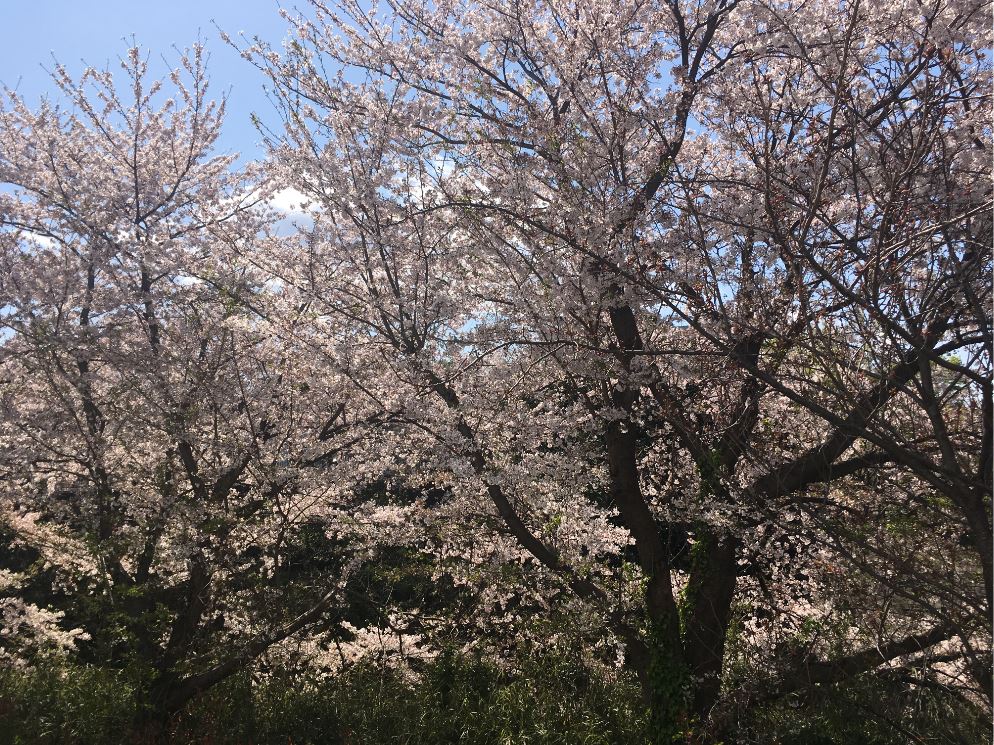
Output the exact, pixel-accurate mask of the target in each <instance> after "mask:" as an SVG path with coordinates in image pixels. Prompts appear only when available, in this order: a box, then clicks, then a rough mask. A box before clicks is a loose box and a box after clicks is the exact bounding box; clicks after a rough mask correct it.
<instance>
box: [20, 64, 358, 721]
mask: <svg viewBox="0 0 994 745" xmlns="http://www.w3.org/2000/svg"><path fill="white" fill-rule="evenodd" d="M120 68H121V69H120V71H119V72H118V73H117V74H116V75H115V74H112V72H111V71H109V70H106V71H100V70H94V69H88V70H86V71H85V72H84V73H83V75H82V77H81V78H80V79H79V80H76V79H73V78H72V77H71V76H70V75H69V73H68V72H67V71H66V70H65V69H64V68H62V67H61V66H59V67H56V68H55V71H54V75H53V79H54V81H55V83H56V84H57V86H58V88H59V90H60V92H61V94H62V98H63V100H64V104H63V105H56V104H55V103H52V102H49V101H43V102H42V103H41V105H40V106H39V107H37V108H31V107H30V106H29V105H28V104H27V103H26V102H25V101H24V100H23V99H22V98H21V97H20V96H18V95H17V94H15V93H13V92H10V91H7V92H6V101H5V104H4V106H3V109H2V110H0V181H3V183H4V184H5V185H7V187H8V188H7V189H5V191H4V192H3V193H2V195H0V225H2V231H0V244H2V249H0V267H2V269H0V307H2V311H0V327H2V332H0V333H2V338H0V472H2V474H3V482H4V489H3V492H2V494H0V500H2V501H0V506H2V515H3V518H4V523H5V526H6V530H7V531H9V533H10V535H11V541H12V542H13V543H14V544H15V545H17V546H19V547H20V550H24V551H28V550H30V551H32V552H34V553H33V554H32V556H36V557H37V558H38V561H36V562H35V563H34V566H35V567H38V566H41V567H43V569H44V571H45V572H46V573H47V574H46V576H47V577H48V579H49V581H50V582H51V587H52V588H53V589H52V594H53V595H54V596H56V597H60V596H61V597H64V598H68V600H69V601H70V602H69V603H68V605H69V610H70V611H71V613H72V619H73V620H74V622H80V623H82V625H83V628H82V629H76V630H73V629H69V628H66V629H63V630H62V631H61V632H60V633H61V634H62V636H58V634H57V633H56V631H57V630H58V622H59V619H60V618H61V612H58V611H46V610H45V609H41V608H38V607H37V606H32V605H24V603H23V602H22V603H20V604H19V605H18V604H17V603H14V604H7V605H5V606H4V608H5V610H4V614H5V619H6V617H7V616H8V615H11V616H12V617H13V616H16V619H14V621H16V622H14V621H11V622H10V623H7V620H9V619H6V620H5V626H6V627H8V629H11V628H15V627H16V628H20V627H22V626H28V625H30V623H34V626H35V627H36V628H37V629H39V631H38V632H37V633H35V636H36V637H38V638H42V639H45V638H51V639H54V641H55V642H57V643H58V645H59V646H61V647H63V648H64V647H66V646H70V645H71V644H72V643H73V642H78V641H79V640H80V638H81V637H82V635H83V633H84V631H85V632H89V633H90V635H91V636H94V638H95V637H96V636H97V635H98V634H100V635H103V637H105V638H106V637H107V635H108V634H110V635H111V636H115V635H118V636H120V637H121V638H120V639H111V640H110V641H109V642H108V644H109V645H110V649H109V651H101V650H96V651H94V652H92V654H94V655H96V656H97V658H98V659H99V660H100V661H101V662H103V663H110V664H120V665H123V664H127V663H128V662H129V661H130V662H134V661H137V662H138V663H139V664H140V665H141V666H142V667H143V669H145V670H146V671H147V672H148V673H149V682H148V686H149V689H148V696H147V699H148V704H149V710H150V714H151V716H153V718H155V719H159V720H161V719H162V718H163V717H165V716H168V715H169V714H170V713H171V712H173V711H175V710H177V709H178V708H180V707H181V706H182V705H183V704H184V703H185V702H186V701H188V700H189V699H190V698H191V697H193V696H195V695H197V694H198V693H199V692H201V691H203V690H205V689H206V688H208V687H210V686H211V685H213V684H215V683H217V682H218V681H220V680H223V679H224V678H225V677H227V676H228V675H230V674H232V673H233V672H236V671H238V670H241V669H243V668H244V667H245V665H246V664H248V663H249V662H251V661H252V660H253V659H254V658H255V657H257V656H258V655H259V654H261V653H262V652H264V651H265V650H266V649H267V648H268V647H269V646H270V645H272V644H274V643H276V642H279V641H281V640H283V639H285V638H286V637H288V636H289V635H291V634H293V633H295V632H297V631H299V630H301V629H303V628H304V627H306V626H308V625H309V624H311V623H312V622H314V621H315V620H317V619H318V618H319V617H321V616H322V615H323V614H324V613H325V612H326V611H327V609H328V608H329V607H330V606H331V605H332V604H333V603H334V602H336V601H337V599H338V598H339V595H340V591H341V588H342V583H343V581H344V577H345V575H346V574H347V571H348V570H347V567H339V569H340V570H341V573H340V574H338V575H337V576H323V577H322V576H314V577H310V578H306V581H305V582H303V583H301V582H297V583H295V584H292V585H291V584H288V582H287V581H285V580H286V577H287V576H288V575H287V572H288V571H289V569H288V567H287V566H286V561H287V556H288V555H289V553H290V552H291V550H292V549H293V548H294V542H295V541H296V540H297V536H298V535H299V531H300V530H301V529H302V528H303V526H305V525H307V524H309V523H312V522H315V521H316V524H319V525H322V526H332V525H335V524H336V515H337V514H338V513H337V512H336V510H337V508H338V507H339V506H340V505H341V498H342V496H343V494H342V493H341V492H340V491H339V490H338V489H337V487H336V484H337V483H339V482H341V481H342V480H340V479H336V477H335V470H336V467H337V466H336V458H337V457H338V456H337V455H336V454H337V453H340V452H342V451H343V450H344V449H346V448H347V447H348V443H347V442H346V441H345V440H344V439H343V437H342V435H341V432H340V430H339V429H336V427H335V420H334V417H333V416H332V417H331V419H329V412H333V411H334V406H333V403H334V401H335V400H337V398H340V397H341V391H340V390H337V389H336V386H338V383H336V382H335V380H334V379H332V378H331V377H328V376H324V377H322V378H321V379H320V380H315V376H314V375H313V374H312V372H311V369H310V366H309V363H308V360H307V354H308V350H307V348H306V347H302V348H292V347H289V346H287V345H286V344H284V343H283V341H282V340H281V339H280V338H278V337H276V336H274V335H273V334H272V333H270V332H269V331H268V330H267V323H268V322H267V320H266V319H267V318H269V317H270V316H271V315H273V314H280V315H281V319H282V320H281V324H282V326H281V327H283V328H285V327H287V326H292V325H293V318H294V317H295V316H298V315H299V309H297V308H294V307H289V306H285V305H284V304H283V302H284V299H283V296H282V295H281V293H280V289H279V287H278V285H274V284H272V283H271V282H270V279H269V277H268V275H264V274H263V273H261V272H260V271H259V269H258V268H257V266H256V262H255V260H254V258H253V257H254V256H256V255H257V254H259V253H264V252H270V251H271V250H272V246H273V244H274V242H275V241H276V240H277V238H276V236H275V233H274V228H273V223H274V221H275V220H276V219H278V218H279V217H280V216H279V215H278V214H275V213H274V212H273V211H272V210H270V209H268V208H266V206H265V204H266V200H267V199H269V197H270V193H271V189H270V188H269V187H267V186H266V185H265V184H264V183H263V181H262V180H261V179H260V177H259V173H258V169H257V168H256V167H254V166H252V165H249V166H247V167H243V168H239V167H236V164H235V159H236V156H234V155H217V154H215V153H214V152H213V148H214V146H215V142H216V140H217V137H218V133H219V131H220V127H221V123H222V119H223V115H224V101H223V99H222V100H221V101H219V102H215V101H211V99H210V98H209V97H208V80H207V77H206V71H205V69H206V53H205V52H204V50H203V48H202V47H200V46H196V47H194V48H193V49H192V50H190V51H189V52H187V53H186V54H184V55H183V56H182V58H181V63H180V65H179V67H178V68H177V69H176V70H174V71H173V72H171V73H170V74H169V79H168V80H167V81H165V82H163V81H155V80H153V79H152V78H151V76H150V75H149V72H148V61H147V58H146V57H144V56H143V55H142V53H141V52H140V51H139V50H138V49H132V50H130V51H129V52H128V54H127V56H126V57H125V58H124V59H122V60H121V63H120ZM328 397H331V398H328ZM357 436H358V437H360V438H361V433H359V434H358V435H357V430H356V429H355V428H352V430H351V431H350V432H349V437H353V438H354V437H357ZM349 483H354V479H353V480H352V481H350V482H349ZM349 519H350V520H351V521H352V523H353V524H358V523H360V522H361V520H362V516H361V514H353V513H350V514H349ZM329 529H331V528H330V527H329ZM336 529H337V530H339V531H344V528H343V527H342V526H341V525H338V528H336ZM359 532H361V530H360V531H359ZM357 546H358V544H357ZM356 551H357V553H356V555H355V558H356V559H358V558H359V557H360V556H361V547H358V548H357V549H356ZM10 576H11V583H13V582H14V580H17V581H19V582H23V581H25V580H26V578H25V577H17V576H14V575H10ZM5 584H9V583H5ZM15 597H16V596H15ZM87 598H91V600H87ZM8 606H9V607H8ZM85 608H92V609H93V610H92V611H91V612H90V614H89V616H87V615H86V612H85ZM8 611H9V612H8ZM69 620H70V618H69V617H67V618H66V621H65V622H66V623H69ZM35 622H37V623H35ZM53 625H54V626H55V627H56V628H55V629H54V630H53V628H52V627H53ZM15 630H16V629H15ZM43 631H44V632H45V633H44V634H43V633H42V632H43ZM21 636H22V637H23V636H24V634H23V633H22V634H21ZM93 643H95V642H92V643H91V646H92V644H93ZM84 646H85V645H84Z"/></svg>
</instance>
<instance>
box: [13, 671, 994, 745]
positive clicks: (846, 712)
mask: <svg viewBox="0 0 994 745" xmlns="http://www.w3.org/2000/svg"><path fill="white" fill-rule="evenodd" d="M141 688H142V687H141V683H140V680H139V677H138V676H136V675H133V674H131V673H128V672H125V671H111V670H107V669H99V668H92V667H91V668H80V667H75V668H61V669H58V668H44V669H37V670H34V671H32V672H30V673H25V672H23V671H17V670H6V671H0V745H15V744H16V745H36V744H37V745H49V744H51V745H63V744H65V745H70V744H71V745H111V744H114V745H117V744H118V743H136V744H140V745H150V743H151V742H152V741H151V740H150V738H148V737H139V736H136V735H135V734H134V729H133V723H134V722H135V721H136V718H137V715H138V712H139V709H140V703H141V699H142V696H141ZM988 734H989V726H988V724H987V721H986V718H985V717H984V716H983V714H982V713H981V712H979V711H976V710H974V709H971V708H970V707H964V706H963V705H961V704H957V703H956V702H955V701H954V700H951V699H949V698H948V697H946V698H935V697H934V696H928V695H924V696H923V695H922V694H921V692H914V691H912V692H910V693H909V692H908V691H907V690H905V689H901V690H897V689H893V690H891V689H881V688H880V687H879V686H878V685H876V684H870V683H868V682H865V681H864V682H863V683H861V684H858V685H855V686H850V687H848V688H845V689H837V690H825V691H821V692H816V693H815V694H812V695H810V696H808V697H807V698H806V699H804V700H797V699H795V700H792V701H790V702H785V703H784V704H782V705H779V706H777V707H774V708H771V709H767V710H764V711H758V712H752V713H749V715H748V717H747V718H746V719H744V720H743V721H742V722H741V732H740V733H738V734H736V735H735V736H734V740H733V742H739V743H770V744H771V745H772V744H773V743H777V744H778V745H834V744H837V745H903V744H904V743H908V742H917V743H928V744H929V745H932V744H933V743H934V744H935V745H938V744H939V743H957V744H958V745H974V744H975V743H982V742H987V741H988V740H987V739H986V738H987V736H988ZM644 741H645V740H644V733H643V730H642V717H641V713H640V707H639V697H638V691H637V690H636V689H635V687H634V686H633V685H632V684H631V683H630V682H629V681H625V680H615V679H606V678H604V677H601V676H598V675H596V674H594V673H592V672H591V671H590V670H588V669H586V668H584V666H583V665H581V664H579V663H578V662H577V661H575V660H569V659H563V658H562V657H547V658H543V659H531V660H525V661H523V662H522V663H521V664H520V665H519V666H518V667H517V669H516V670H515V671H513V672H506V671H501V670H498V669H497V668H495V667H494V666H492V665H490V664H487V663H486V662H485V661H481V660H474V659H468V658H458V657H455V656H452V655H450V656H443V657H441V658H439V659H438V660H436V662H434V663H433V664H431V665H430V666H428V667H427V668H426V669H425V670H424V671H422V673H421V674H420V675H419V676H417V677H416V678H415V677H412V676H410V675H408V676H403V675H400V674H398V673H396V672H394V671H391V670H385V669H380V668H377V667H374V666H364V667H357V668H354V669H352V670H350V671H349V672H348V673H346V674H343V675H341V676H339V677H337V678H335V679H329V680H325V681H321V682H318V681H305V680H301V679H294V680H290V679H281V678H270V679H269V680H268V681H266V682H265V683H258V682H257V683H256V684H253V683H252V681H251V679H250V677H249V676H248V675H242V676H239V677H236V678H232V679H231V680H229V681H227V682H226V683H225V684H223V685H221V686H218V687H217V688H215V689H214V690H212V691H211V692H210V693H209V694H208V695H206V696H204V697H203V698H201V699H200V700H199V701H197V702H196V703H195V704H194V705H192V706H191V707H189V708H188V710H187V711H185V712H183V714H182V715H181V716H179V717H178V718H177V719H176V720H175V721H174V722H173V723H172V725H171V728H170V732H169V733H168V735H167V736H166V737H164V738H160V739H158V740H157V745H158V744H160V743H169V744H170V745H171V744H172V743H176V744H177V745H178V744H179V743H183V744H184V745H185V744H190V745H250V744H251V745H269V744H272V745H291V744H292V745H307V744H311V745H359V744H360V743H361V744H362V745H377V744H379V743H384V744H385V743H402V744H403V745H422V744H423V745H444V744H446V743H459V744H460V745H462V744H465V745H498V744H499V745H503V744H508V745H510V744H512V743H514V744H518V743H529V744H531V743H535V744H536V745H539V744H541V745H545V744H549V745H552V744H553V743H555V744H557V745H558V744H562V745H625V744H627V743H643V742H644ZM729 745H732V743H731V742H730V743H729Z"/></svg>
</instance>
